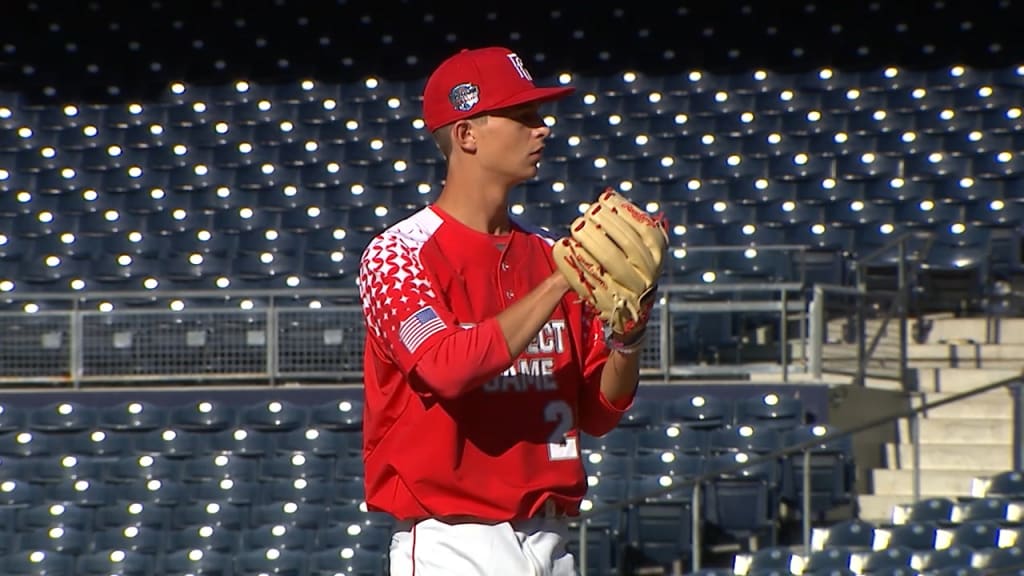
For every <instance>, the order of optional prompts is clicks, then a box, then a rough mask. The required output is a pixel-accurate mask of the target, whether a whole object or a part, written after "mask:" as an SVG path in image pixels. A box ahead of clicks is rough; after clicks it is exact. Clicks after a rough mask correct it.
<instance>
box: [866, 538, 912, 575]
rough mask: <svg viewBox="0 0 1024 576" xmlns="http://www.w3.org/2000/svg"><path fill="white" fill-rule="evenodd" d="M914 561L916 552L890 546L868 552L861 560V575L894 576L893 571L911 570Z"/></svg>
mask: <svg viewBox="0 0 1024 576" xmlns="http://www.w3.org/2000/svg"><path fill="white" fill-rule="evenodd" d="M913 561H914V550H913V549H911V548H904V547H901V546H896V545H893V546H889V547H886V548H881V549H877V550H874V551H871V552H867V553H866V554H865V555H864V556H863V557H862V560H861V563H860V571H859V572H861V573H868V574H877V573H884V574H892V573H893V572H892V571H893V570H901V569H902V570H907V571H908V572H907V573H908V574H909V573H910V570H911V563H912V562H913Z"/></svg>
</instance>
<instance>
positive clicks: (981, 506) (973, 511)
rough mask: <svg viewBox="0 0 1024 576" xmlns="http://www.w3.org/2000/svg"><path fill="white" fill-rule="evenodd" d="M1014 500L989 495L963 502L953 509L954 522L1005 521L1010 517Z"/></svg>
mask: <svg viewBox="0 0 1024 576" xmlns="http://www.w3.org/2000/svg"><path fill="white" fill-rule="evenodd" d="M1011 502H1012V500H1010V499H1008V498H1003V497H998V496H987V497H982V498H976V499H973V500H968V501H966V502H961V503H959V505H958V506H957V508H956V509H955V510H954V511H953V522H954V523H967V522H987V521H1004V520H1008V519H1009V514H1008V509H1009V507H1010V506H1011Z"/></svg>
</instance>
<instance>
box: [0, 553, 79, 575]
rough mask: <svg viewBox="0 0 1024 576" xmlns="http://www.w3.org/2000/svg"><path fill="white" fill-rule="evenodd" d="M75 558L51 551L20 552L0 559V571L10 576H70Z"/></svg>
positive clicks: (69, 554) (72, 555) (68, 554)
mask: <svg viewBox="0 0 1024 576" xmlns="http://www.w3.org/2000/svg"><path fill="white" fill-rule="evenodd" d="M74 563H75V558H74V554H72V553H64V552H55V551H52V550H21V551H18V552H15V553H10V554H7V555H5V556H3V557H2V558H0V569H2V570H3V572H4V574H9V575H10V576H37V575H38V574H53V575H54V576H71V575H72V574H74Z"/></svg>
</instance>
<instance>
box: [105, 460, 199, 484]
mask: <svg viewBox="0 0 1024 576" xmlns="http://www.w3.org/2000/svg"><path fill="white" fill-rule="evenodd" d="M191 461H192V460H181V459H173V458H167V457H163V456H160V455H156V456H153V455H150V454H143V455H140V456H134V457H122V458H119V459H118V460H116V461H114V462H111V463H109V465H106V466H105V468H104V479H105V480H106V481H107V482H111V483H115V484H121V483H135V482H137V481H140V480H152V479H155V480H169V481H171V482H176V481H180V480H182V479H183V478H182V469H183V466H182V463H189V462H191Z"/></svg>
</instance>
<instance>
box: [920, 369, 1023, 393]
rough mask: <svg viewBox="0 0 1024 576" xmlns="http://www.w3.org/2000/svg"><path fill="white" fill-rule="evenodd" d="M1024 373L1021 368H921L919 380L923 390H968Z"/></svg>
mask: <svg viewBox="0 0 1024 576" xmlns="http://www.w3.org/2000/svg"><path fill="white" fill-rule="evenodd" d="M1022 374H1024V372H1022V371H1021V369H1020V368H1016V369H1012V370H1011V369H997V368H992V369H988V368H919V369H918V371H917V380H918V384H919V386H920V389H921V391H922V392H966V391H968V390H974V389H975V388H980V387H982V386H985V385H986V384H991V383H993V382H998V381H999V380H1006V379H1008V378H1014V377H1018V376H1021V375H1022Z"/></svg>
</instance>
